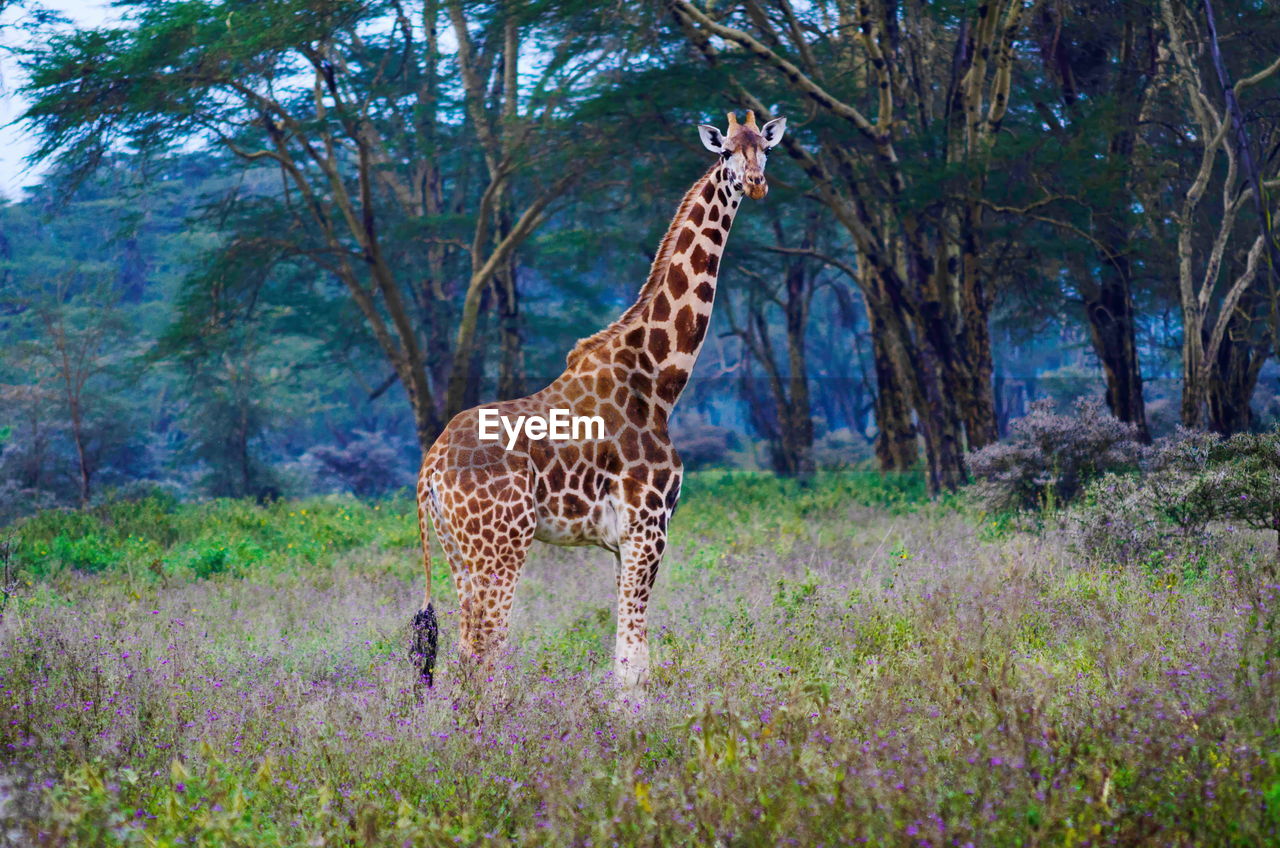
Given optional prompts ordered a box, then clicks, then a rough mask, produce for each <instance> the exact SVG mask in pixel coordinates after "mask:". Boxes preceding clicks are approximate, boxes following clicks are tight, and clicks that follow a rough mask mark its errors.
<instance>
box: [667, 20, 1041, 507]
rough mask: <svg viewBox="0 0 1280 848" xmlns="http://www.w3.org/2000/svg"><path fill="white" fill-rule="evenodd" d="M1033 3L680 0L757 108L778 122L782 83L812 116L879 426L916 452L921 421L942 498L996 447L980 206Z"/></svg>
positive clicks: (807, 155) (816, 186)
mask: <svg viewBox="0 0 1280 848" xmlns="http://www.w3.org/2000/svg"><path fill="white" fill-rule="evenodd" d="M1025 5H1026V4H1025V2H1024V0H993V2H987V3H981V4H978V5H977V7H976V9H975V10H974V11H973V12H972V13H971V17H960V18H954V17H952V16H951V15H950V13H949V12H947V13H944V12H942V11H939V10H936V9H933V8H931V7H928V6H926V5H924V4H920V3H910V4H900V3H898V2H896V0H859V2H849V0H834V2H829V3H828V2H819V3H814V4H811V5H809V6H806V7H804V8H803V9H797V8H796V7H794V6H793V5H792V4H791V3H790V2H789V0H776V2H772V3H763V2H760V1H759V0H745V2H742V3H738V4H733V5H731V6H728V7H718V6H717V7H710V6H709V7H706V8H702V7H699V6H696V5H694V4H692V3H690V2H687V0H672V3H671V8H672V10H673V12H674V14H675V16H676V18H677V20H678V21H679V22H680V24H681V26H682V28H683V31H684V32H685V33H686V35H687V37H688V38H689V40H690V41H691V42H692V44H693V45H694V46H695V48H696V49H697V50H698V51H699V52H700V54H701V55H702V56H703V57H704V58H705V59H706V61H708V62H710V63H713V64H716V65H717V67H719V68H720V69H721V70H723V71H726V72H728V73H729V74H730V75H731V85H732V86H733V91H734V96H735V97H736V99H737V100H738V101H739V102H740V103H741V104H742V105H744V106H748V107H751V108H754V109H756V110H757V111H759V112H762V113H765V114H769V110H767V109H766V108H765V106H764V102H765V100H766V99H767V98H772V97H773V96H774V95H775V94H776V93H778V84H777V81H781V82H782V84H783V85H785V89H784V91H786V92H789V95H790V96H791V97H792V98H793V102H794V103H802V104H803V109H802V110H801V109H800V107H799V106H796V107H795V108H796V109H797V110H798V111H803V112H807V113H809V114H812V115H813V120H812V121H810V122H809V128H808V138H805V137H804V136H805V133H803V132H802V133H799V134H797V135H795V136H788V138H787V139H785V140H784V145H785V147H784V149H785V151H786V153H787V154H789V155H790V156H791V157H793V158H794V159H795V160H796V161H797V162H798V163H799V164H800V165H801V167H802V168H803V169H804V170H805V172H806V173H807V174H808V175H809V177H810V180H811V183H812V191H813V193H814V195H815V196H816V197H818V198H819V199H820V200H821V201H822V202H823V203H824V204H826V206H827V207H828V208H829V209H830V210H831V212H832V213H833V214H834V216H835V217H836V219H837V220H838V221H839V222H840V223H841V224H842V225H843V226H844V228H845V229H846V230H847V231H848V234H849V236H850V238H851V240H852V242H853V244H854V246H855V248H856V251H857V257H858V266H859V267H858V280H859V285H860V288H861V291H862V295H863V298H864V300H865V301H866V304H867V309H868V313H869V314H870V316H871V320H872V330H873V334H874V336H875V347H876V361H877V369H876V370H877V378H878V393H879V396H880V398H881V400H880V401H879V402H878V403H877V417H878V419H879V422H880V429H881V432H882V433H883V434H884V437H885V438H886V439H889V440H891V441H892V442H893V443H894V444H896V445H898V446H903V447H905V446H907V445H909V444H910V439H909V438H908V437H907V436H906V434H907V433H909V431H910V426H911V422H910V421H909V420H908V419H907V418H906V415H905V413H906V410H908V409H910V410H913V411H914V413H915V418H916V421H917V422H918V425H919V428H920V432H921V434H922V435H923V437H924V444H925V453H926V459H927V462H928V472H929V482H930V486H931V488H932V489H933V490H934V491H937V490H940V489H949V488H955V487H956V486H958V485H960V484H961V483H962V482H963V481H964V479H965V470H964V462H963V453H964V451H965V449H966V448H967V449H974V448H978V447H981V446H983V445H985V444H987V443H988V442H990V441H992V440H993V439H995V437H996V417H995V403H994V395H993V392H992V360H991V344H990V335H989V330H988V318H989V313H990V308H991V299H992V292H991V291H989V289H988V286H987V284H986V281H985V280H984V273H983V268H982V264H981V263H982V259H981V258H982V253H983V249H984V244H983V239H984V216H985V214H986V204H985V203H984V202H983V193H984V190H985V186H986V182H987V179H988V176H989V174H990V171H991V162H992V155H993V151H994V148H995V145H996V140H997V137H998V133H999V130H1000V127H1001V123H1002V121H1003V120H1004V117H1005V114H1006V112H1007V110H1008V106H1009V95H1010V88H1011V81H1012V78H1013V64H1014V44H1015V37H1016V35H1017V33H1018V32H1019V28H1020V25H1021V22H1022V15H1023V11H1024V7H1025ZM940 81H946V82H945V84H943V85H939V84H938V83H939V82H940ZM896 453H898V451H897V450H896V449H895V450H894V451H888V450H882V451H880V454H881V456H882V457H883V456H894V455H895V454H896ZM907 459H908V457H906V456H903V457H900V458H898V459H897V460H896V461H899V462H905V461H906V460H907Z"/></svg>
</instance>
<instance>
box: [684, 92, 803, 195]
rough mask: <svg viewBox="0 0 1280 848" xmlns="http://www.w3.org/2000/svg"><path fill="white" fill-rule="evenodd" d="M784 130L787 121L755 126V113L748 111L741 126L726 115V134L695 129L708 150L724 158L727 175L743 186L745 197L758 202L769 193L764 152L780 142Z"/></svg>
mask: <svg viewBox="0 0 1280 848" xmlns="http://www.w3.org/2000/svg"><path fill="white" fill-rule="evenodd" d="M786 128H787V119H786V118H774V119H773V120H772V121H770V122H769V123H767V124H765V125H764V126H763V127H758V126H756V113H755V112H752V111H751V110H747V119H746V120H745V121H743V122H742V123H741V124H740V123H738V116H737V115H735V114H734V113H733V112H730V113H729V129H728V131H727V132H723V133H722V132H720V130H718V129H716V128H715V127H713V126H711V125H710V124H702V125H700V126H699V127H698V134H699V135H700V136H702V143H703V144H704V145H706V148H707V149H708V150H710V151H711V152H712V153H719V154H720V155H721V156H723V157H724V160H725V162H726V163H727V165H728V167H729V173H730V174H732V175H733V177H734V179H735V180H736V181H737V182H738V183H740V184H742V185H743V186H745V188H746V192H747V196H748V197H750V198H751V199H752V200H759V199H760V198H762V197H764V196H765V195H766V194H768V193H769V184H768V183H767V182H765V179H764V162H765V159H766V158H767V157H766V156H765V151H766V150H768V149H769V148H771V147H773V146H774V145H775V144H777V143H778V142H779V141H782V133H783V131H784V130H786Z"/></svg>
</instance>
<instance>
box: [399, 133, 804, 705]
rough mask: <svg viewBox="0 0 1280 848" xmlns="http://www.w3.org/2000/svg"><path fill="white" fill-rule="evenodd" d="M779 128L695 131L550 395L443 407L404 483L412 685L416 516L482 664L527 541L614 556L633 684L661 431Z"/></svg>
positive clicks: (428, 660) (650, 578)
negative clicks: (649, 256)
mask: <svg viewBox="0 0 1280 848" xmlns="http://www.w3.org/2000/svg"><path fill="white" fill-rule="evenodd" d="M784 128H785V121H784V120H782V119H778V120H775V121H771V122H770V123H768V124H766V125H765V126H764V128H762V129H761V128H758V127H756V125H755V120H754V116H752V115H751V113H748V118H747V121H746V122H745V123H743V124H738V123H737V121H736V120H734V117H733V116H732V115H730V123H729V132H728V134H727V136H723V135H721V133H720V132H719V131H718V130H716V129H715V128H714V127H709V126H703V127H700V128H699V130H700V132H701V134H702V138H703V143H704V144H705V145H706V146H707V147H708V149H711V150H712V151H713V152H717V153H720V154H721V157H722V158H721V161H719V162H717V163H716V164H715V165H714V166H713V167H712V168H711V169H710V170H708V171H707V172H706V173H705V174H704V175H703V176H702V177H701V178H700V179H699V180H698V181H697V182H695V183H694V185H693V187H692V188H690V189H689V191H688V192H687V193H686V194H685V197H684V199H683V200H682V201H681V204H680V207H679V210H678V211H677V212H676V215H675V217H674V219H673V220H672V223H671V226H670V228H669V229H668V231H667V234H666V236H665V237H664V238H663V240H662V244H661V246H660V248H659V250H658V253H657V255H656V256H655V258H654V261H653V266H652V268H651V270H650V273H649V278H648V280H647V281H646V283H645V285H644V287H643V288H642V289H641V291H640V295H639V297H638V299H637V300H636V302H635V303H634V304H633V305H632V306H631V307H630V308H629V309H628V310H627V311H626V312H625V313H624V314H623V315H622V316H621V317H620V318H619V319H618V320H617V321H615V322H614V323H613V324H611V325H610V326H608V327H606V328H605V329H604V330H602V331H600V332H599V333H596V334H595V335H594V336H591V337H589V338H587V339H584V340H582V341H580V342H578V344H577V346H576V347H575V348H574V350H573V351H572V352H571V353H570V354H569V357H568V361H567V367H566V369H565V371H564V373H563V374H561V375H560V377H558V378H557V379H556V380H555V381H554V382H553V383H552V384H551V385H550V386H547V387H546V388H545V389H542V390H541V391H539V392H536V393H535V394H532V395H529V396H528V397H524V398H520V399H517V400H509V401H503V402H500V403H496V404H487V405H485V406H484V407H477V408H474V409H469V410H466V411H464V412H461V413H459V414H458V415H457V416H455V417H454V418H453V420H452V421H450V422H449V424H448V426H447V427H446V428H445V429H444V432H443V433H441V435H440V437H439V438H438V439H437V440H436V442H435V444H434V445H432V447H431V449H430V450H429V451H428V452H427V455H426V457H425V458H424V460H423V464H422V471H421V473H420V474H419V477H418V517H419V526H420V530H421V533H422V542H423V551H424V561H425V564H426V569H427V594H426V597H425V598H424V601H423V605H422V610H421V611H420V612H419V614H418V617H417V618H416V619H415V627H416V629H417V630H418V634H419V636H418V639H419V641H418V645H417V648H416V652H417V653H418V654H419V656H421V658H422V661H423V674H424V676H425V677H426V679H427V680H428V682H430V680H431V672H432V663H433V661H434V655H435V644H434V639H435V635H434V634H435V615H434V610H433V609H432V607H431V596H430V559H429V552H428V538H427V537H428V526H427V525H428V521H429V522H430V524H432V525H433V526H434V527H435V529H436V535H437V537H438V539H439V540H440V543H441V546H442V547H443V549H444V553H445V556H446V558H447V559H448V561H449V568H450V571H451V574H452V576H453V580H454V586H455V588H456V589H457V593H458V599H459V604H460V606H461V609H460V618H459V650H460V652H461V653H462V654H463V655H464V656H469V657H477V658H481V659H486V658H489V657H491V656H492V655H493V653H494V652H495V651H496V650H497V649H498V648H499V647H500V646H501V644H502V642H503V640H504V638H505V634H506V629H507V622H508V620H509V617H510V614H511V607H512V599H513V597H514V594H515V588H516V583H517V581H518V579H519V576H520V571H521V569H522V568H523V566H524V562H525V560H526V558H527V555H528V551H529V548H530V546H531V545H532V543H533V541H534V540H535V539H536V540H539V541H543V542H549V543H551V544H556V545H597V546H599V547H602V548H605V549H606V550H609V551H612V552H613V553H614V554H615V556H616V558H617V582H618V626H617V638H616V650H615V673H616V675H617V677H618V679H619V680H620V681H621V682H622V683H623V684H624V685H627V686H629V687H633V686H637V685H640V684H642V683H643V682H644V680H645V679H646V677H647V675H648V666H649V649H648V642H647V629H646V618H645V614H646V610H647V607H648V601H649V595H650V591H651V590H652V588H653V583H654V579H655V578H656V576H657V573H658V565H659V563H660V562H661V559H662V555H663V552H664V551H665V549H666V544H667V524H668V521H669V520H670V518H671V515H672V513H673V512H674V510H675V507H676V502H677V500H678V499H679V496H680V484H681V479H682V465H681V462H680V457H679V455H678V454H677V453H676V450H675V447H674V446H673V445H672V443H671V439H670V437H669V436H668V433H667V425H668V421H669V420H670V416H671V412H672V409H673V408H674V406H675V403H676V401H677V400H678V399H679V397H680V393H681V392H682V390H683V389H684V387H685V384H686V383H687V382H688V379H689V375H690V373H691V372H692V370H693V365H694V362H695V361H696V360H697V357H698V352H699V350H700V349H701V347H702V342H703V340H704V338H705V336H706V332H707V327H708V325H709V323H710V320H711V310H712V305H713V303H714V300H715V290H716V280H717V275H718V271H719V264H720V256H721V253H722V251H723V249H724V245H725V241H726V239H727V237H728V234H729V229H730V227H731V226H732V223H733V219H734V216H735V214H736V213H737V209H738V205H739V203H740V202H741V198H742V195H743V193H744V191H745V192H746V193H747V194H748V195H750V196H752V197H757V198H759V197H763V196H764V194H765V192H766V191H767V187H766V186H765V183H764V177H763V167H764V158H765V157H764V150H766V149H768V148H769V147H772V146H773V145H774V144H776V143H777V142H778V140H779V139H780V138H781V136H782V132H783V129H784ZM482 408H484V409H496V410H497V411H498V413H499V414H500V415H503V416H507V417H509V418H512V419H514V418H515V417H516V416H519V415H525V416H529V415H538V416H543V417H548V416H549V415H550V412H551V410H552V409H565V410H569V411H570V413H571V414H573V415H581V416H600V417H601V418H602V419H603V420H604V422H605V432H604V437H603V438H593V439H586V438H584V439H566V440H551V439H543V440H536V439H531V438H529V437H528V436H527V435H525V434H524V433H521V435H520V436H519V437H518V438H517V439H516V440H515V443H514V444H513V445H512V446H511V448H510V449H508V448H507V446H506V445H505V440H503V441H501V442H498V441H485V440H482V439H481V438H480V435H479V410H480V409H482ZM428 619H429V623H428ZM428 643H429V644H428Z"/></svg>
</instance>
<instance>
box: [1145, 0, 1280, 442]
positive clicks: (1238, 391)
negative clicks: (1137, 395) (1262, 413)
mask: <svg viewBox="0 0 1280 848" xmlns="http://www.w3.org/2000/svg"><path fill="white" fill-rule="evenodd" d="M1160 11H1161V18H1162V21H1163V23H1164V27H1165V31H1166V34H1167V36H1168V56H1167V65H1168V69H1167V73H1168V78H1169V81H1170V83H1171V86H1172V88H1173V90H1175V91H1176V92H1178V93H1179V94H1180V95H1181V99H1183V101H1184V102H1185V105H1186V110H1187V112H1189V113H1190V115H1191V116H1192V119H1193V120H1194V127H1195V129H1194V133H1193V135H1192V138H1193V139H1194V140H1195V142H1196V143H1197V144H1198V146H1199V148H1200V150H1199V157H1198V162H1197V163H1196V167H1195V170H1194V174H1193V176H1192V178H1191V180H1190V184H1189V185H1188V186H1187V187H1186V190H1185V193H1184V194H1182V196H1181V197H1180V198H1179V200H1178V202H1177V208H1176V209H1175V210H1174V211H1173V212H1172V218H1173V220H1174V227H1175V230H1176V233H1177V268H1178V271H1177V274H1178V295H1179V299H1180V302H1181V307H1182V376H1183V385H1182V423H1183V425H1184V426H1186V427H1189V428H1193V429H1198V428H1201V427H1203V426H1205V424H1206V413H1207V411H1208V410H1209V408H1210V404H1209V402H1210V399H1211V396H1212V395H1214V394H1215V388H1216V392H1217V393H1218V394H1219V395H1221V394H1223V393H1226V394H1232V395H1243V402H1244V404H1245V405H1246V406H1247V404H1248V398H1249V397H1250V396H1251V395H1252V393H1253V382H1254V381H1256V379H1257V374H1258V370H1259V368H1260V365H1261V359H1260V358H1252V359H1250V360H1249V361H1246V362H1245V363H1243V366H1244V367H1243V368H1240V367H1239V366H1240V365H1241V363H1235V364H1236V366H1237V368H1236V369H1235V370H1234V372H1233V371H1230V370H1225V371H1224V369H1223V366H1224V365H1226V366H1228V368H1229V367H1230V366H1231V365H1232V364H1233V363H1232V362H1231V361H1230V359H1229V358H1228V359H1227V360H1226V361H1224V358H1223V353H1224V346H1225V345H1227V344H1229V340H1228V338H1227V334H1228V332H1229V331H1230V330H1231V329H1232V327H1233V325H1235V326H1236V327H1237V328H1239V327H1240V325H1241V324H1242V323H1243V324H1245V325H1248V324H1250V323H1255V322H1256V323H1258V324H1261V323H1262V322H1257V321H1256V318H1257V316H1255V315H1252V314H1251V313H1252V312H1253V311H1254V310H1253V309H1252V308H1250V307H1252V306H1254V305H1256V300H1255V302H1254V303H1249V300H1250V296H1251V294H1253V293H1255V292H1256V288H1255V287H1256V286H1257V285H1258V283H1259V280H1260V279H1261V278H1262V277H1263V276H1264V275H1266V274H1267V272H1268V271H1269V270H1273V269H1271V257H1270V256H1269V255H1268V252H1269V250H1270V248H1271V245H1270V244H1269V241H1270V239H1271V233H1270V225H1269V222H1270V221H1271V220H1272V219H1273V218H1274V215H1275V213H1276V211H1277V210H1276V209H1275V206H1274V201H1273V200H1272V199H1271V197H1270V196H1269V192H1272V191H1274V190H1275V189H1277V188H1280V161H1275V160H1272V161H1271V162H1270V163H1269V164H1268V165H1264V166H1262V167H1266V168H1267V170H1265V171H1263V170H1261V169H1260V167H1259V166H1257V165H1255V164H1254V163H1253V161H1252V157H1251V152H1250V145H1249V139H1248V137H1247V135H1246V134H1245V126H1244V123H1243V120H1244V119H1243V112H1242V110H1241V109H1240V108H1239V107H1238V105H1235V104H1238V101H1239V97H1240V95H1241V94H1242V93H1243V92H1244V91H1245V90H1247V89H1249V88H1252V87H1253V86H1256V85H1258V84H1260V83H1263V82H1264V81H1266V80H1268V79H1270V78H1272V77H1274V76H1276V75H1277V74H1280V59H1277V60H1275V61H1274V62H1272V63H1270V64H1269V65H1267V66H1265V67H1263V68H1261V69H1259V70H1257V71H1256V72H1255V73H1253V74H1250V75H1249V76H1247V77H1244V78H1243V79H1241V80H1239V81H1238V82H1236V83H1235V84H1234V85H1232V84H1231V83H1230V82H1229V80H1228V79H1227V78H1226V75H1225V71H1224V70H1223V69H1222V67H1221V65H1220V64H1219V67H1218V74H1219V81H1220V83H1221V85H1222V86H1223V89H1224V91H1225V98H1224V101H1225V102H1224V103H1223V104H1222V105H1221V106H1219V105H1217V104H1216V103H1215V102H1214V98H1212V97H1211V96H1210V93H1209V91H1210V90H1209V88H1208V87H1207V86H1206V85H1205V82H1204V79H1203V77H1202V74H1201V71H1200V68H1199V65H1198V63H1197V61H1196V59H1195V57H1194V55H1193V52H1192V48H1191V47H1190V42H1193V41H1203V40H1204V36H1202V35H1201V33H1202V30H1201V28H1200V26H1199V25H1198V23H1197V21H1196V20H1195V18H1193V17H1192V15H1191V13H1190V12H1189V11H1188V10H1186V9H1181V8H1175V7H1174V5H1173V4H1171V3H1170V2H1169V0H1161V3H1160ZM1209 14H1210V17H1209V18H1208V21H1209V22H1210V24H1212V20H1213V19H1212V17H1211V14H1212V13H1211V11H1210V13H1209ZM1210 47H1211V50H1212V52H1214V53H1216V50H1217V45H1216V40H1214V39H1213V35H1212V30H1211V31H1210ZM1219 62H1220V57H1219ZM1215 184H1216V186H1217V188H1218V189H1219V191H1220V199H1219V201H1218V202H1217V203H1215V204H1214V205H1213V207H1212V209H1210V208H1208V207H1207V206H1206V205H1205V200H1206V198H1207V197H1208V196H1209V189H1210V188H1211V187H1212V186H1214V185H1215ZM1255 210H1260V214H1256V215H1255V214H1251V213H1252V212H1254V211H1255ZM1250 236H1252V238H1250ZM1242 241H1243V242H1244V243H1246V244H1247V245H1248V246H1247V247H1242V246H1241V242H1242ZM1264 326H1265V325H1264ZM1258 346H1259V347H1265V342H1262V343H1259V345H1258ZM1242 378H1243V382H1244V385H1239V386H1234V387H1232V386H1231V384H1232V383H1233V382H1237V381H1241V379H1242ZM1237 406H1238V404H1237ZM1217 407H1218V408H1219V409H1221V408H1222V403H1221V400H1219V403H1218V404H1217ZM1220 428H1221V426H1220ZM1223 429H1225V428H1223Z"/></svg>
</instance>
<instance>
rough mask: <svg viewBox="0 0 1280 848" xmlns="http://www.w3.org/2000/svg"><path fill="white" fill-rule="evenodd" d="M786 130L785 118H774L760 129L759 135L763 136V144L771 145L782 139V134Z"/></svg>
mask: <svg viewBox="0 0 1280 848" xmlns="http://www.w3.org/2000/svg"><path fill="white" fill-rule="evenodd" d="M786 130H787V119H786V118H774V119H773V120H772V121H770V122H769V123H767V124H765V125H764V126H763V127H762V128H761V129H760V135H762V136H763V137H764V146H765V147H773V146H775V145H776V144H777V143H778V142H780V141H782V134H783V133H784V132H786Z"/></svg>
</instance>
